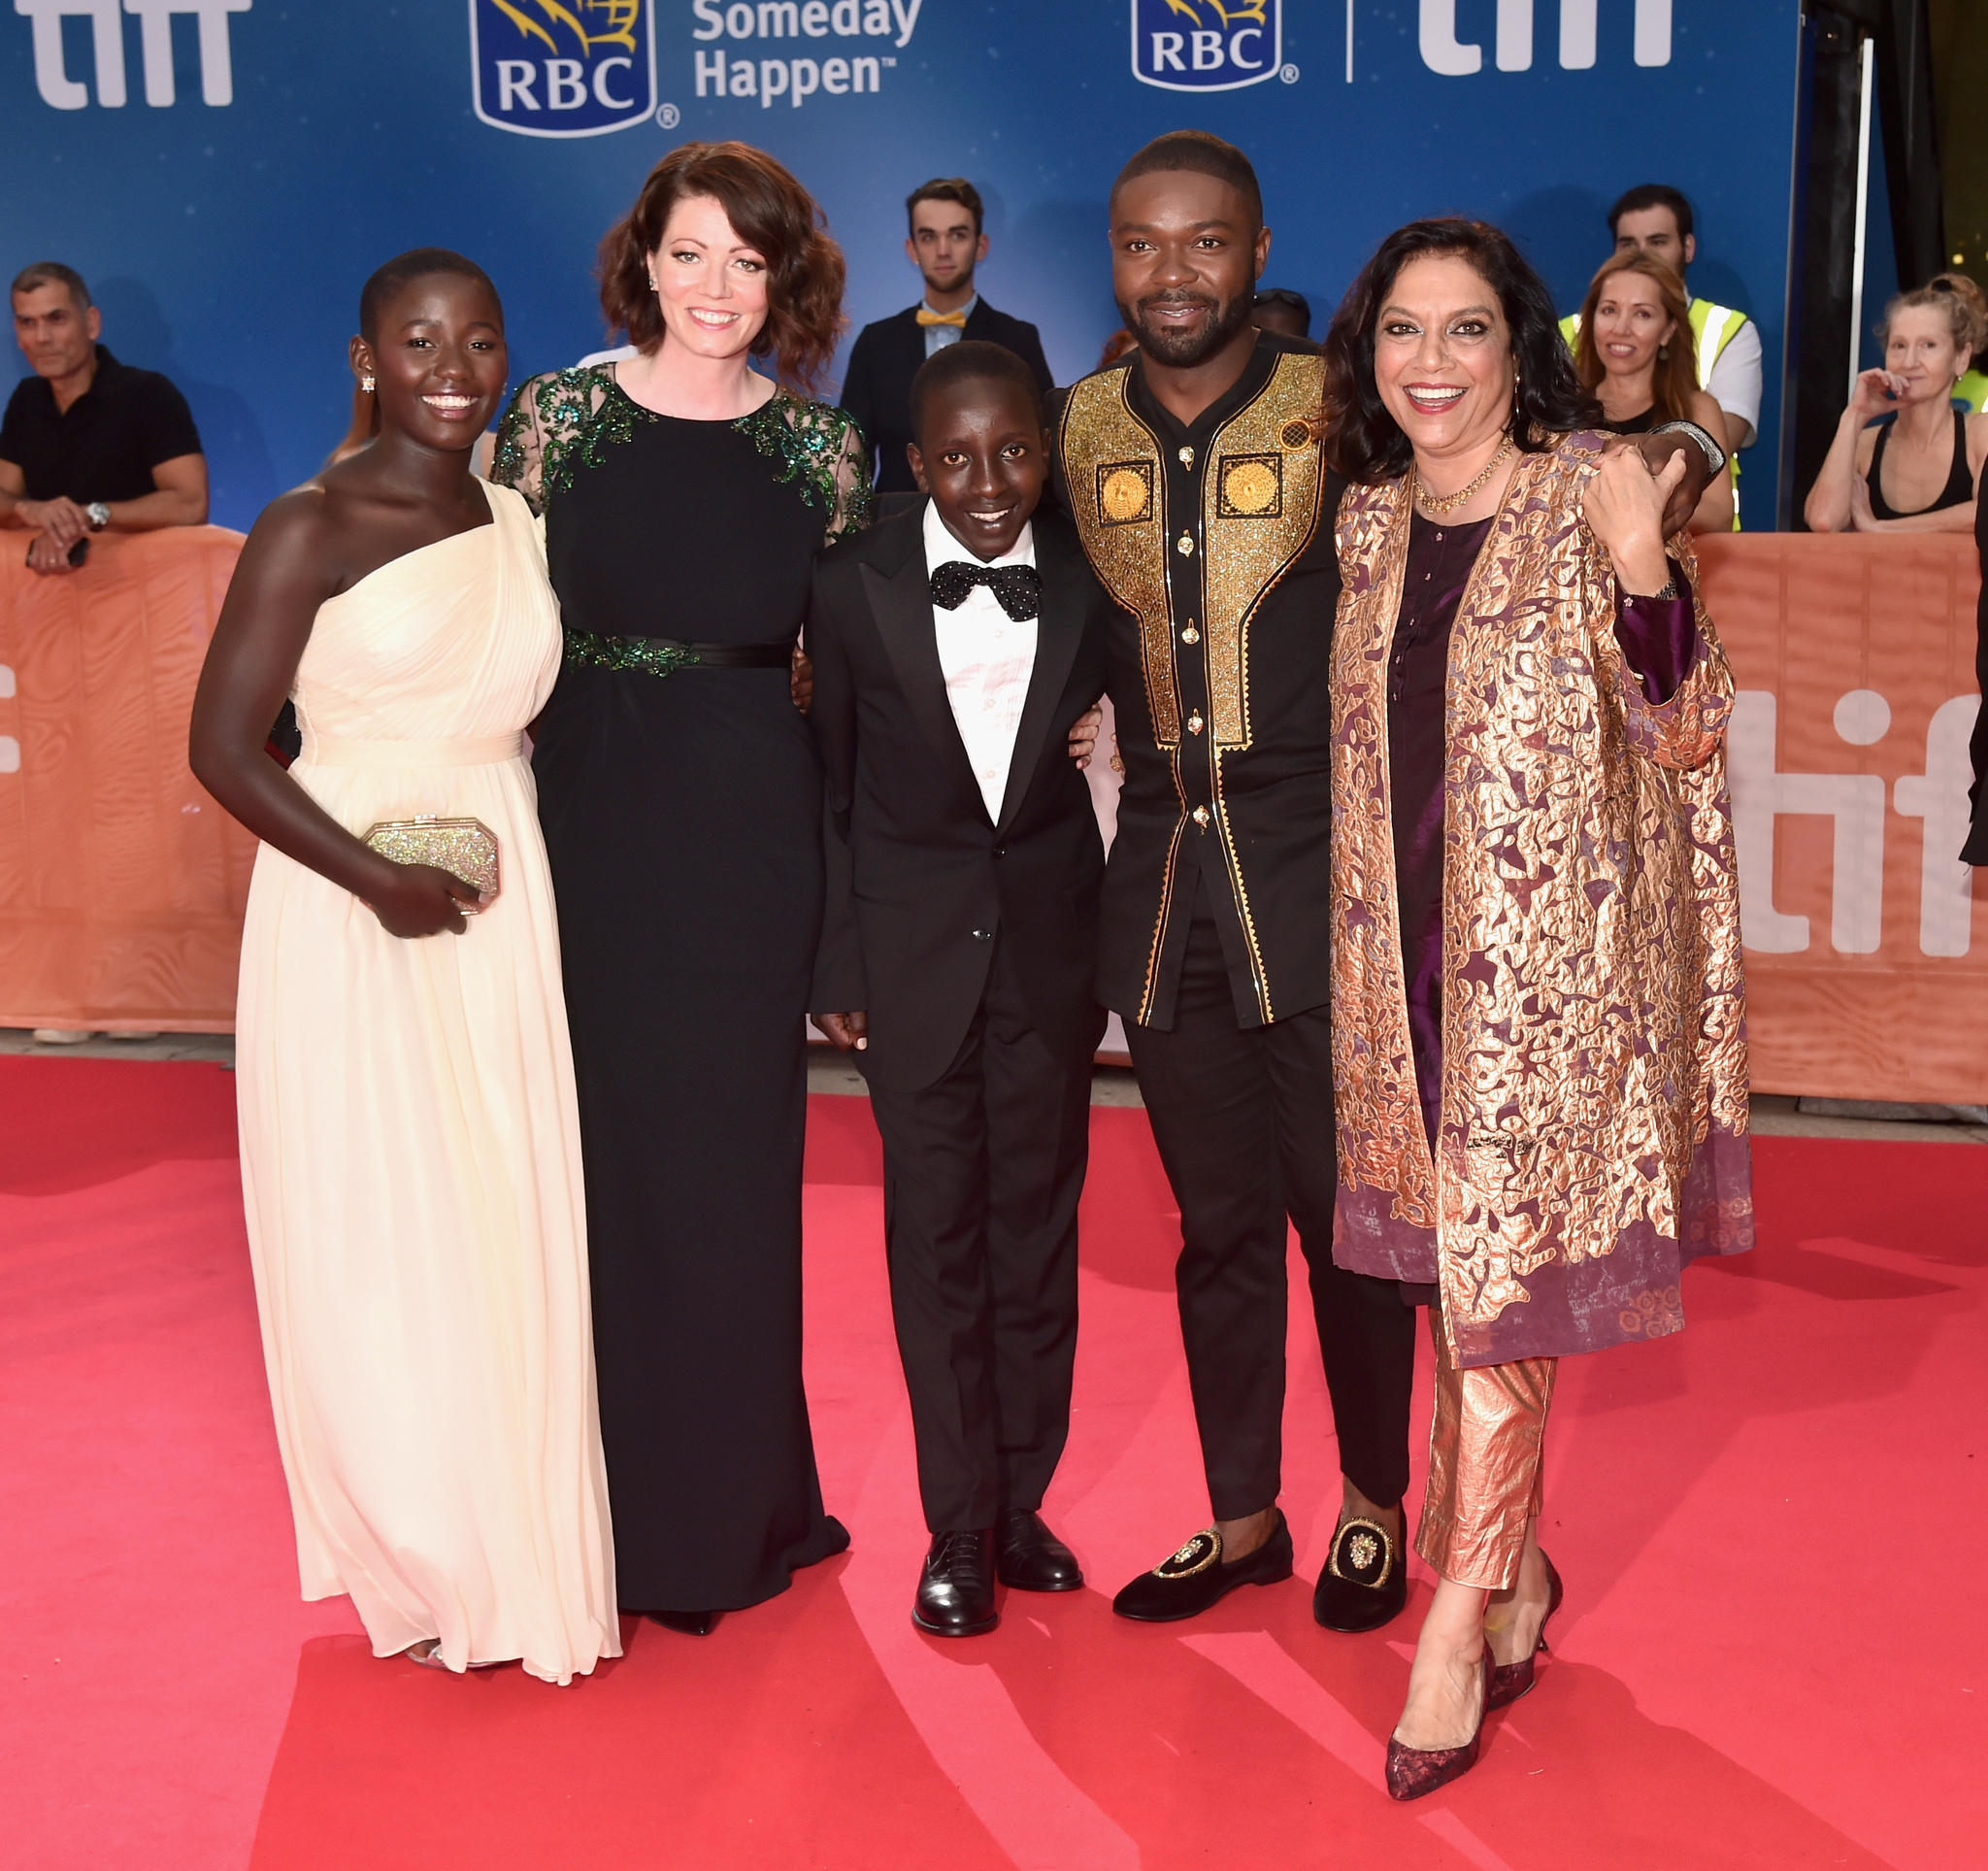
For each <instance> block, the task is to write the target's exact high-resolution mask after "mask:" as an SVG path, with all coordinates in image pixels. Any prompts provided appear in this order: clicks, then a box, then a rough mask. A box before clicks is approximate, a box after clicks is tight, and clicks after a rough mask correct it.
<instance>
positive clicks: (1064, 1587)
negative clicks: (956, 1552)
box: [994, 1507, 1083, 1591]
mask: <svg viewBox="0 0 1988 1871" xmlns="http://www.w3.org/2000/svg"><path fill="white" fill-rule="evenodd" d="M994 1572H995V1576H996V1577H997V1578H999V1579H1000V1581H1001V1583H1002V1584H1003V1585H1004V1586H1007V1587H1010V1588H1011V1590H1014V1591H1081V1590H1082V1589H1083V1568H1082V1567H1081V1566H1079V1565H1078V1564H1077V1554H1074V1553H1073V1552H1071V1550H1070V1549H1069V1548H1068V1547H1067V1546H1065V1545H1064V1544H1063V1542H1062V1541H1061V1540H1059V1539H1058V1538H1057V1537H1056V1536H1055V1534H1053V1533H1051V1532H1050V1531H1049V1529H1048V1528H1047V1527H1046V1526H1044V1524H1043V1517H1042V1516H1041V1515H1040V1514H1032V1513H1030V1512H1029V1510H1028V1509H1027V1508H1022V1507H1005V1508H1003V1509H1002V1510H1001V1520H1000V1523H999V1524H998V1525H997V1526H996V1527H995V1529H994Z"/></svg>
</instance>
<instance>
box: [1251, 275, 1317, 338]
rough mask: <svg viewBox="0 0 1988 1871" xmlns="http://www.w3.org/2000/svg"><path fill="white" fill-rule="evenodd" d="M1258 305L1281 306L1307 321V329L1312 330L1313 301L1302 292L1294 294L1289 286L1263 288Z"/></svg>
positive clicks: (1257, 300) (1257, 298) (1258, 298)
mask: <svg viewBox="0 0 1988 1871" xmlns="http://www.w3.org/2000/svg"><path fill="white" fill-rule="evenodd" d="M1255 302H1256V304H1258V305H1280V306H1282V307H1284V309H1285V310H1286V311H1289V312H1295V313H1296V314H1297V315H1298V317H1300V318H1302V319H1303V320H1304V321H1305V329H1306V332H1307V333H1308V334H1309V332H1310V330H1311V301H1310V300H1309V299H1308V298H1307V297H1306V296H1305V295H1304V293H1302V292H1294V291H1292V290H1291V288H1290V287H1289V286H1287V285H1270V286H1264V287H1263V288H1261V289H1260V290H1259V291H1258V293H1257V295H1256V301H1255Z"/></svg>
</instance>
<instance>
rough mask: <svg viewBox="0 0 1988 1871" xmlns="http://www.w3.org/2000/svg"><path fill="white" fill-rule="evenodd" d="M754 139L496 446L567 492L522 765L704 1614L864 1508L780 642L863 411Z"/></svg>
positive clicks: (679, 1517) (816, 250)
mask: <svg viewBox="0 0 1988 1871" xmlns="http://www.w3.org/2000/svg"><path fill="white" fill-rule="evenodd" d="M819 223H820V217H819V214H818V211H817V210H816V208H815V206H814V203H813V202H812V200H811V199H810V197H809V196H808V194H807V193H806V191H805V190H803V189H802V187H801V186H800V184H798V183H797V182H795V181H794V179H793V178H792V177H791V176H790V175H788V173H787V172H786V171H785V170H784V169H782V168H781V167H780V166H779V164H778V163H777V162H775V161H774V160H773V159H772V158H771V157H769V156H766V155H764V154H762V153H760V152H759V151H758V150H751V149H749V148H747V147H746V146H745V145H743V144H736V143H731V144H689V145H686V146H684V147H683V148H681V149H679V150H675V151H673V152H672V153H671V154H670V155H669V156H668V157H666V158H665V159H664V160H663V161H662V162H661V163H660V164H658V165H657V167H656V169H655V171H654V172H653V173H652V174H651V175H650V177H649V178H648V181H647V183H646V184H645V185H644V188H643V191H642V194H641V196H640V198H639V199H638V200H637V202H636V204H635V207H634V209H633V210H632V211H631V212H630V214H629V216H628V217H627V219H626V220H624V221H623V222H621V223H620V224H619V225H618V226H617V227H615V228H614V229H613V232H611V233H610V234H609V236H608V238H607V240H606V241H605V242H604V243H603V248H602V282H603V283H602V288H601V300H602V304H603V306H604V308H605V309H606V311H607V314H608V317H609V318H610V320H611V321H613V323H614V324H617V325H621V326H624V327H625V328H626V329H627V331H628V332H629V335H630V337H631V339H632V341H633V342H634V343H635V344H636V345H637V346H639V347H640V349H641V354H640V355H638V356H636V357H632V358H627V359H624V360H622V361H621V362H620V363H618V364H608V365H602V366H597V367H594V368H581V369H574V370H565V371H559V372H556V373H554V374H551V375H549V376H545V377H539V378H534V379H533V380H532V381H530V382H529V383H527V384H525V385H524V386H523V387H522V388H521V389H520V390H519V392H518V394H517V397H516V399H515V400H514V403H513V405H512V407H511V410H510V412H509V414H508V415H507V417H506V418H505V421H504V425H503V428H502V430H501V432H500V435H499V439H498V447H497V455H496V466H495V471H494V478H495V479H497V480H498V481H501V482H505V483H508V484H511V485H513V486H515V487H517V488H519V489H520V490H521V491H522V492H523V493H524V494H525V496H526V497H527V498H528V499H529V500H530V501H531V503H532V505H533V506H534V507H535V508H536V509H537V510H538V511H539V512H540V513H541V514H543V515H544V517H545V522H546V531H547V555H548V561H549V565H550V569H551V575H552V584H553V587H554V588H555V590H556V591H557V592H558V594H559V599H560V605H561V610H562V616H563V621H564V624H565V629H566V659H565V663H564V666H563V668H562V670H561V673H560V676H559V681H558V685H557V686H556V687H555V689H554V690H553V693H552V698H551V700H550V702H549V703H547V708H546V712H545V715H544V716H543V717H542V718H541V719H540V721H539V722H538V724H537V727H536V730H535V741H536V751H535V753H534V759H533V765H534V769H535V771H536V774H537V777H538V785H539V814H540V819H541V820H542V822H543V823H544V826H545V832H546V844H547V850H548V852H549V853H550V857H551V863H552V876H553V883H554V885H555V888H556V890H557V892H558V900H559V928H560V940H561V944H562V947H563V950H564V966H565V981H566V1002H567V1009H568V1013H569V1017H570V1019H571V1022H572V1029H573V1051H574V1059H575V1063H576V1065H577V1067H578V1069H579V1079H580V1126H581V1135H582V1141H583V1144H584V1150H585V1161H586V1197H587V1228H588V1240H589V1253H590V1257H591V1262H592V1274H593V1300H594V1345H595V1356H596V1361H597V1364H598V1372H599V1385H600V1403H601V1429H602V1437H603V1441H604V1443H605V1445H606V1450H607V1459H608V1485H609V1491H610V1494H611V1496H612V1499H613V1515H614V1557H615V1566H616V1570H617V1575H618V1579H619V1587H620V1597H621V1601H622V1603H623V1604H624V1605H625V1606H628V1607H630V1608H632V1609H639V1610H642V1611H645V1612H648V1613H649V1614H650V1615H652V1616H654V1617H656V1618H657V1620H658V1621H660V1622H663V1623H666V1624H670V1625H672V1626H673V1627H675V1628H679V1629H686V1630H691V1631H696V1632H699V1633H702V1632H704V1631H707V1630H709V1629H710V1628H711V1625H712V1622H713V1621H714V1620H715V1615H716V1613H717V1612H719V1611H723V1610H735V1609H739V1608H741V1607H744V1606H746V1605H752V1604H757V1603H758V1602H759V1601H760V1600H761V1599H764V1598H770V1597H772V1596H774V1595H775V1594H776V1593H778V1592H780V1591H784V1590H785V1589H786V1587H787V1585H788V1583H789V1578H788V1575H789V1574H790V1573H791V1571H792V1570H793V1569H794V1568H795V1567H797V1566H804V1565H812V1563H813V1562H814V1561H815V1560H817V1559H821V1558H825V1557H827V1556H828V1555H829V1554H834V1553H839V1552H841V1551H842V1550H843V1549H844V1548H845V1547H846V1546H847V1544H848V1534H847V1533H846V1532H845V1530H844V1529H843V1527H842V1526H841V1524H840V1523H839V1522H838V1521H836V1520H833V1519H832V1518H830V1517H829V1516H828V1515H827V1514H826V1513H824V1511H823V1509H822V1502H821V1487H820V1483H819V1481H818V1480H817V1478H816V1474H815V1466H814V1447H813V1440H812V1434H811V1432H810V1429H809V1422H808V1403H807V1398H806V1396H805V1394H804V1393H803V1390H802V1386H801V1147H802V1132H803V1124H804V1120H805V1113H806V1079H805V1066H804V1054H803V1033H804V1030H805V1028H804V1018H805V1014H806V1010H807V1006H808V987H809V977H810V970H811V968H812V961H813V956H814V948H815V941H816V937H817V934H818V931H819V925H820V918H821V897H822V877H821V863H822V859H821V782H820V775H819V770H818V768H817V765H816V758H815V752H814V748H813V744H812V739H811V737H810V735H809V732H808V724H807V722H806V721H805V720H804V719H803V718H801V716H800V715H799V714H798V713H797V712H796V710H795V707H794V704H793V702H792V700H791V699H790V696H789V688H788V659H789V653H790V652H791V650H792V647H793V645H794V642H795V639H796V636H797V634H798V632H799V629H800V625H801V621H802V618H803V613H804V610H805V607H806V602H807V596H808V588H809V568H810V562H811V561H812V558H813V556H814V554H815V552H816V551H819V550H820V548H821V547H822V545H823V544H824V542H826V541H829V540H833V539H835V538H837V537H838V536H839V535H841V534H842V533H844V532H845V531H849V530H852V529H854V528H855V527H857V526H859V525H860V524H861V523H862V520H863V518H864V517H865V509H866V507H867V503H868V487H867V483H866V477H865V471H864V467H863V464H862V456H861V451H862V444H861V442H860V440H859V439H858V437H857V435H856V433H855V431H854V429H853V427H852V425H851V424H850V422H849V419H848V418H846V417H845V416H844V415H843V414H842V413H841V412H840V411H837V410H833V409H829V408H827V407H825V406H823V405H822V404H819V403H815V402H811V401H809V400H807V398H806V397H805V396H803V395H800V394H797V393H795V392H794V391H792V390H789V389H786V388H778V387H776V385H775V384H774V383H773V382H772V381H771V380H770V379H769V378H768V377H767V376H763V375H761V374H759V373H757V372H754V371H752V370H750V369H749V368H748V367H747V363H748V358H750V357H752V356H761V357H769V356H770V357H771V358H772V360H773V362H774V365H775V367H776V368H777V369H778V370H779V375H780V377H781V379H782V380H783V381H784V382H785V383H789V384H792V383H800V384H806V383H808V382H809V381H810V380H811V379H812V378H813V377H814V376H815V375H816V374H817V373H818V372H819V370H820V369H821V367H822V366H823V365H825V364H826V363H827V361H828V359H829V357H830V355H831V353H832V351H833V347H834V344H835V339H836V336H837V333H838V331H839V329H840V328H841V324H842V318H841V302H842V287H843V258H842V254H841V252H840V251H839V250H838V249H837V248H836V246H835V245H834V243H833V242H831V241H830V240H829V239H828V238H827V237H826V235H825V234H824V233H823V232H822V231H821V228H820V224H819Z"/></svg>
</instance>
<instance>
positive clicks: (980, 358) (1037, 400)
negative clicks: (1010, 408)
mask: <svg viewBox="0 0 1988 1871" xmlns="http://www.w3.org/2000/svg"><path fill="white" fill-rule="evenodd" d="M954 384H1005V385H1007V386H1008V387H1010V388H1011V389H1018V390H1020V391H1021V393H1022V397H1023V399H1024V400H1025V401H1026V403H1027V405H1028V407H1029V409H1030V410H1031V411H1032V412H1033V413H1034V415H1035V418H1036V420H1037V421H1038V422H1041V421H1042V419H1043V386H1042V385H1041V384H1038V383H1037V382H1036V373H1035V372H1034V371H1032V370H1031V369H1030V368H1029V367H1028V365H1026V364H1025V363H1023V362H1022V360H1021V359H1020V358H1019V357H1017V356H1016V355H1015V354H1014V352H1013V351H1010V350H1008V349H1007V348H1006V347H1005V346H1002V345H990V344H985V343H983V342H982V341H981V340H979V339H977V338H962V339H961V340H960V341H959V343H958V344H956V345H947V346H946V347H945V349H944V351H934V352H933V353H932V355H931V356H929V357H928V358H926V359H925V361H924V362H923V363H922V364H920V365H919V366H918V374H917V375H916V376H915V377H913V378H912V379H911V433H912V435H913V436H915V437H916V438H917V442H918V447H919V448H920V449H923V448H924V446H925V405H926V404H927V403H928V402H930V401H931V399H932V398H933V397H934V396H936V395H938V394H939V393H940V392H941V391H942V390H948V389H950V388H952V386H953V385H954Z"/></svg>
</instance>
